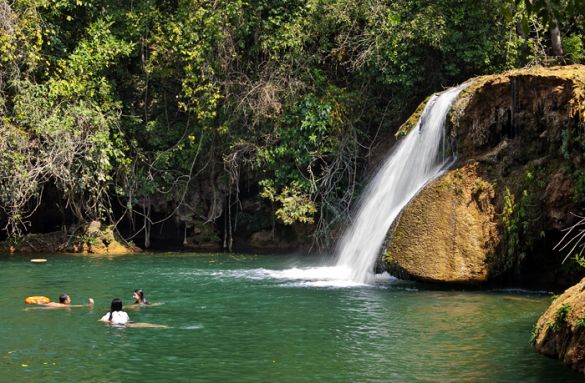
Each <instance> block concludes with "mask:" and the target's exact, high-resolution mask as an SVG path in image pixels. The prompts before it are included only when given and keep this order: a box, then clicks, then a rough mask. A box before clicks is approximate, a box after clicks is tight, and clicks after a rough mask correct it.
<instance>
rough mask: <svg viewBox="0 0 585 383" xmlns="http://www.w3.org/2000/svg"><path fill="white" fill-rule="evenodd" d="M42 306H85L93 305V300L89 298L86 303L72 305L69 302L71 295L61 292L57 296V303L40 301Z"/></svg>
mask: <svg viewBox="0 0 585 383" xmlns="http://www.w3.org/2000/svg"><path fill="white" fill-rule="evenodd" d="M40 304H41V305H42V306H45V307H52V308H68V307H85V306H93V304H94V300H93V299H92V298H89V299H88V300H87V304H86V305H72V304H71V297H70V296H69V295H67V294H61V295H60V296H59V303H57V302H48V303H40Z"/></svg>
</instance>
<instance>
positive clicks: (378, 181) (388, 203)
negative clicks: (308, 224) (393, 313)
mask: <svg viewBox="0 0 585 383" xmlns="http://www.w3.org/2000/svg"><path fill="white" fill-rule="evenodd" d="M467 85H468V84H462V85H460V86H458V87H455V88H450V89H448V90H446V91H444V92H442V93H438V94H434V95H433V96H432V97H431V98H430V99H429V101H428V102H427V105H426V106H425V108H424V110H423V113H422V115H421V117H420V119H419V121H418V122H417V124H416V126H415V127H414V128H413V129H412V130H411V131H410V132H409V133H408V134H407V135H406V137H404V138H403V139H402V140H401V141H400V142H399V143H398V144H397V145H396V146H395V147H394V149H393V150H392V152H391V153H390V155H389V156H388V158H387V159H386V161H385V163H384V164H383V165H382V167H381V168H380V170H378V172H377V174H376V175H375V176H374V179H373V180H372V181H371V182H370V184H369V185H368V187H367V189H366V190H365V192H364V193H363V194H362V197H361V200H360V203H359V209H358V211H357V215H356V216H355V219H354V221H353V224H352V225H351V227H349V228H348V229H347V231H346V232H345V234H344V236H343V238H342V240H341V242H340V243H339V246H338V251H337V254H338V258H337V267H338V268H339V269H341V270H345V271H346V273H347V278H348V279H349V280H351V281H354V282H357V283H369V282H372V281H373V279H374V270H373V269H374V264H375V263H376V259H377V258H378V256H379V255H380V250H381V248H382V245H383V243H384V240H385V238H386V234H387V233H388V230H389V229H390V226H391V225H392V222H394V219H396V217H397V216H398V214H399V213H400V211H401V210H402V209H403V208H404V207H405V206H406V204H407V203H408V202H409V201H410V200H411V199H412V198H413V197H414V196H415V195H416V193H418V191H419V190H420V189H422V187H423V186H424V185H425V184H427V183H428V182H429V181H431V180H433V179H435V178H436V177H438V176H440V175H441V174H442V173H443V172H444V171H445V170H447V169H448V168H449V166H450V165H451V164H452V162H453V161H454V156H453V155H452V153H447V151H446V144H447V142H446V140H445V122H446V118H447V114H448V113H449V110H450V109H451V105H452V104H453V102H454V101H455V99H456V98H457V95H459V93H460V92H461V91H462V90H463V89H464V88H465V87H466V86H467ZM415 234H416V233H412V235H415Z"/></svg>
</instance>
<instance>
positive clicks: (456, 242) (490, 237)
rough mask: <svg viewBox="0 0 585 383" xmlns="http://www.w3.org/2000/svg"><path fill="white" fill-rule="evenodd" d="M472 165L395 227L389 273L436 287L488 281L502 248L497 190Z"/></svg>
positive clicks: (438, 184) (428, 192) (440, 184)
mask: <svg viewBox="0 0 585 383" xmlns="http://www.w3.org/2000/svg"><path fill="white" fill-rule="evenodd" d="M477 169H478V164H477V163H476V162H472V163H469V164H467V165H465V166H463V167H461V168H459V169H456V170H452V171H449V172H447V173H446V174H445V175H443V176H442V177H440V178H439V179H437V180H436V181H434V182H433V183H431V184H430V185H428V186H427V187H426V188H424V190H423V191H422V192H421V193H420V194H419V195H417V196H416V198H414V200H413V201H412V202H411V203H410V204H408V205H407V207H406V208H405V209H404V211H403V212H402V214H401V216H400V217H399V219H398V221H397V222H396V223H395V230H394V232H393V235H392V238H391V241H390V246H389V248H388V249H387V251H386V254H385V262H386V264H387V265H388V268H389V271H390V272H391V273H392V274H393V275H396V276H399V277H402V278H414V279H418V280H424V281H431V282H449V283H469V282H484V281H486V280H487V279H488V277H489V275H490V269H491V268H493V265H491V264H490V261H491V259H490V257H491V256H492V255H493V254H494V253H495V250H496V248H497V247H498V246H499V244H500V241H501V236H500V234H499V231H498V225H497V216H496V209H495V206H494V204H493V201H494V189H493V186H492V185H491V184H490V183H489V182H488V181H486V180H484V179H483V178H482V177H481V176H480V175H479V174H478V170H477Z"/></svg>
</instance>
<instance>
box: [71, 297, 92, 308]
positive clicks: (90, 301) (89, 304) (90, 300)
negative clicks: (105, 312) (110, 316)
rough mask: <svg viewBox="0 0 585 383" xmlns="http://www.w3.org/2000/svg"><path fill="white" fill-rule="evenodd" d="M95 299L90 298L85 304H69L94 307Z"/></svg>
mask: <svg viewBox="0 0 585 383" xmlns="http://www.w3.org/2000/svg"><path fill="white" fill-rule="evenodd" d="M94 303H95V301H94V300H93V298H89V299H88V300H87V304H84V305H68V307H93V305H94Z"/></svg>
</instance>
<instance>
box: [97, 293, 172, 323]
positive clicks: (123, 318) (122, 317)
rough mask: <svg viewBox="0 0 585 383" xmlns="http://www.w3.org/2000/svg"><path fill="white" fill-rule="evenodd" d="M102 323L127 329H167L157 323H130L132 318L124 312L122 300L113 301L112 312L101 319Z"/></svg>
mask: <svg viewBox="0 0 585 383" xmlns="http://www.w3.org/2000/svg"><path fill="white" fill-rule="evenodd" d="M100 321H101V322H106V323H110V324H112V325H116V326H127V327H141V328H167V326H165V325H160V324H155V323H136V322H130V317H129V316H128V314H127V313H126V312H125V311H122V300H121V299H119V298H116V299H114V300H113V301H112V305H111V307H110V312H109V313H106V315H104V316H103V317H101V319H100Z"/></svg>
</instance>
